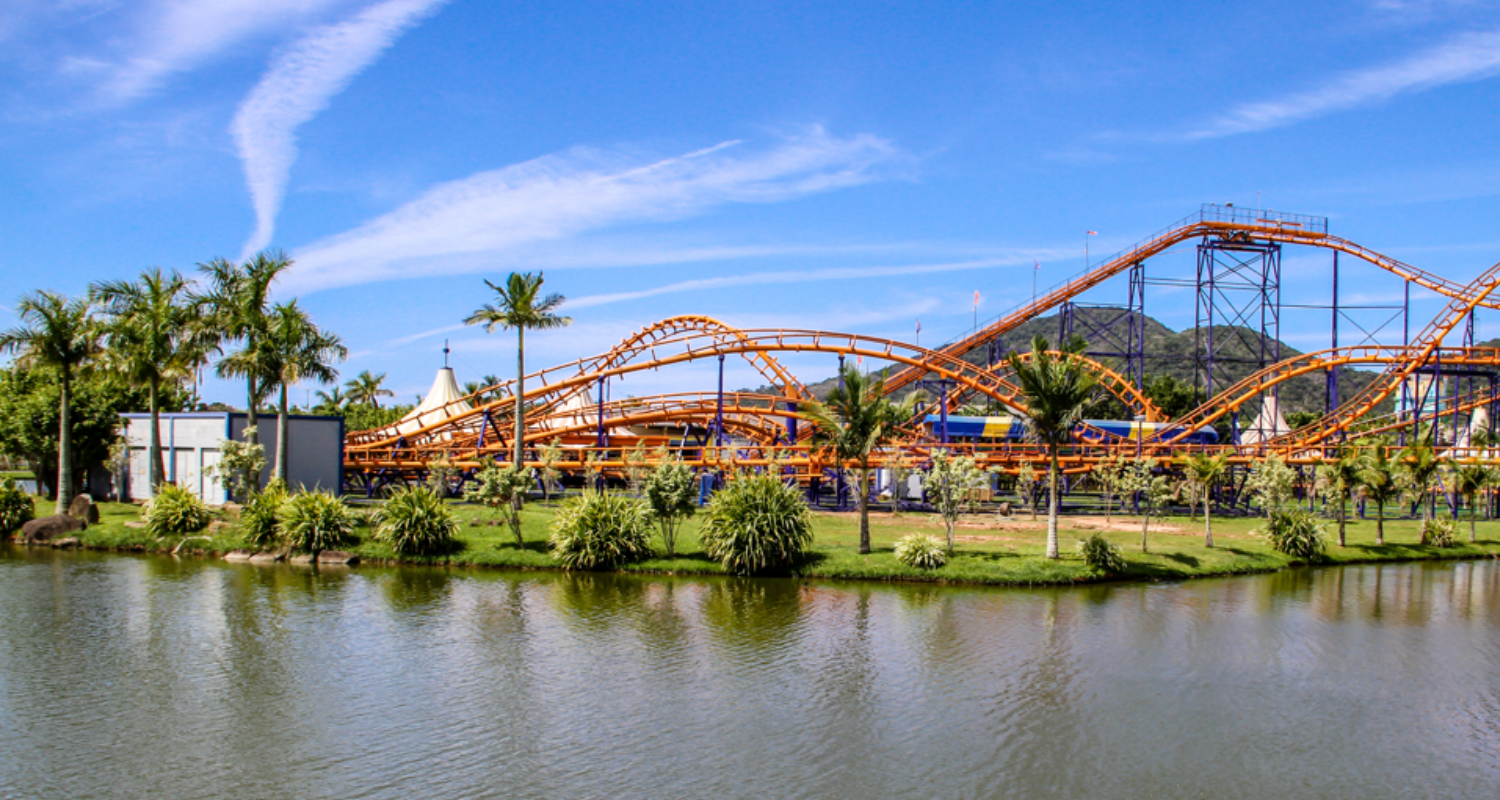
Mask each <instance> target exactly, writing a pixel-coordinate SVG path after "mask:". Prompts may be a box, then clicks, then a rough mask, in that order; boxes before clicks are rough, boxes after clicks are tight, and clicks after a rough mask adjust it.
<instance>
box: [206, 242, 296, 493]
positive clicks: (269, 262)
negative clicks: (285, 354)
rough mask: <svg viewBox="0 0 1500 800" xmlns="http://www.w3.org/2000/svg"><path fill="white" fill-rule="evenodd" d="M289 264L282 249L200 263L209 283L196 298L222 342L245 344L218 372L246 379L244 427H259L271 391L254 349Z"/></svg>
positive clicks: (252, 438)
mask: <svg viewBox="0 0 1500 800" xmlns="http://www.w3.org/2000/svg"><path fill="white" fill-rule="evenodd" d="M291 266H292V262H291V259H288V258H287V257H286V254H285V253H283V252H281V251H280V250H263V251H261V252H259V253H257V254H255V256H253V257H252V258H250V259H249V260H248V261H246V262H245V263H244V264H233V263H231V262H230V261H228V260H227V259H223V258H216V259H214V260H213V261H210V262H208V263H206V264H199V265H198V269H199V271H200V272H202V273H204V275H205V276H207V278H208V282H209V289H208V292H207V293H205V294H203V295H202V296H201V297H200V298H199V301H200V303H202V305H203V307H204V310H205V315H206V317H207V319H209V320H211V321H212V324H213V327H214V329H215V330H217V331H218V333H219V336H220V340H221V343H222V342H230V341H238V342H242V343H243V347H242V349H241V350H240V351H239V352H238V353H233V354H230V357H228V358H225V359H224V360H222V361H220V362H219V365H218V367H217V369H216V372H217V373H218V375H219V377H221V378H244V379H245V417H246V420H245V430H246V431H256V430H259V428H258V421H257V419H256V414H257V411H258V410H259V408H260V404H261V403H262V402H264V401H265V399H266V394H267V392H269V391H270V387H269V385H267V383H266V380H265V377H266V376H264V375H262V374H260V373H259V372H257V371H256V370H255V369H254V367H255V366H256V363H257V362H256V359H255V358H254V356H253V354H254V353H255V352H256V351H257V350H258V349H259V347H260V341H261V339H262V338H263V337H264V335H265V331H266V329H267V328H268V327H269V326H270V319H271V313H270V309H271V299H270V295H271V284H272V283H275V282H276V279H277V277H279V276H280V275H281V273H283V272H285V271H286V270H288V269H290V268H291ZM245 436H246V438H245V441H247V442H249V443H251V444H258V441H257V438H256V434H254V433H247V434H246V435H245ZM259 481H260V479H259V477H254V478H252V481H251V483H252V487H253V488H256V489H258V488H259V485H258V484H259Z"/></svg>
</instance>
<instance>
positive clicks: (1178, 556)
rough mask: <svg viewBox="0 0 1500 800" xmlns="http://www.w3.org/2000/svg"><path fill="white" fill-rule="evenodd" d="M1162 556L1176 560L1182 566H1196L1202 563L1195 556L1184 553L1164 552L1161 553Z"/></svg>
mask: <svg viewBox="0 0 1500 800" xmlns="http://www.w3.org/2000/svg"><path fill="white" fill-rule="evenodd" d="M1162 558H1165V559H1167V560H1168V561H1176V562H1177V563H1179V564H1181V565H1183V566H1184V567H1197V566H1198V565H1199V564H1200V563H1202V562H1200V561H1199V560H1198V557H1197V556H1190V555H1188V554H1186V553H1165V554H1163V555H1162Z"/></svg>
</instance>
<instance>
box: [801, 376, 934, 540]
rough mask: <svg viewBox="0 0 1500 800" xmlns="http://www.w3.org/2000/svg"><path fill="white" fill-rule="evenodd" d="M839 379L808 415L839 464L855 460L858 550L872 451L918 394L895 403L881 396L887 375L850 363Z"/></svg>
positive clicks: (863, 535)
mask: <svg viewBox="0 0 1500 800" xmlns="http://www.w3.org/2000/svg"><path fill="white" fill-rule="evenodd" d="M841 374H842V377H843V382H842V384H841V385H840V386H839V387H838V388H836V389H834V390H833V392H832V393H830V394H829V395H828V399H827V400H825V401H824V402H822V403H811V404H809V405H808V407H807V415H808V417H810V418H811V419H812V420H813V424H814V425H816V426H817V428H818V431H819V432H820V433H821V434H822V435H823V436H826V437H827V443H828V445H829V447H830V448H831V449H832V450H833V457H834V459H835V460H836V461H838V465H839V469H840V470H843V469H844V468H845V467H846V466H847V465H848V463H849V462H850V461H853V462H854V463H855V471H856V472H857V473H858V480H857V484H858V487H859V490H858V491H859V552H860V553H861V554H868V553H869V552H870V491H869V481H870V454H871V453H872V452H874V450H875V449H876V448H878V447H881V446H882V445H885V444H886V443H887V442H889V441H890V440H891V439H892V438H894V437H895V435H896V431H897V429H898V427H899V426H900V425H901V424H902V423H904V422H906V421H907V420H909V419H911V417H912V414H913V413H914V412H913V409H914V408H915V405H916V401H917V395H916V393H913V394H912V395H910V396H909V397H908V398H907V401H906V403H904V404H903V405H901V406H897V405H896V404H895V403H892V402H891V401H889V400H887V399H885V378H884V377H881V376H878V375H877V376H874V380H871V377H872V376H867V375H865V374H864V373H861V372H860V371H859V367H858V366H857V365H854V364H848V365H846V366H845V367H844V369H843V372H842V373H841Z"/></svg>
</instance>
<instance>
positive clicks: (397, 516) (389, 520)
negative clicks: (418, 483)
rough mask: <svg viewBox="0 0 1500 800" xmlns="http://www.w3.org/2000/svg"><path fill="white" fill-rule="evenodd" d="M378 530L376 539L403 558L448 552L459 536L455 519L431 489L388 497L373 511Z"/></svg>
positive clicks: (399, 493)
mask: <svg viewBox="0 0 1500 800" xmlns="http://www.w3.org/2000/svg"><path fill="white" fill-rule="evenodd" d="M375 523H376V525H378V526H379V527H378V528H377V529H376V531H375V537H376V538H377V539H380V540H381V541H383V542H387V543H389V544H390V546H391V549H393V550H395V551H396V552H397V553H400V554H401V555H404V556H425V555H434V554H437V553H444V552H447V551H448V550H449V549H450V548H451V547H452V546H453V537H455V536H457V535H458V520H457V519H455V518H454V516H453V511H452V510H450V509H449V508H448V506H447V505H445V504H444V503H443V498H441V497H439V496H438V494H437V493H436V492H434V491H432V490H431V489H427V488H424V487H417V488H415V489H402V490H400V491H398V492H396V493H395V494H394V495H391V499H389V500H387V501H386V502H385V506H383V507H382V508H381V509H380V510H379V511H377V512H375Z"/></svg>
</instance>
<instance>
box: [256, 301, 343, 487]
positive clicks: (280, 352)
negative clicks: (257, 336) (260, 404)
mask: <svg viewBox="0 0 1500 800" xmlns="http://www.w3.org/2000/svg"><path fill="white" fill-rule="evenodd" d="M261 350H262V351H264V354H265V355H264V360H263V363H264V366H265V370H266V372H267V373H268V374H273V375H275V378H274V380H275V383H276V386H277V388H278V389H280V392H281V397H280V401H279V403H278V404H277V407H276V468H275V471H274V472H273V473H272V477H273V478H275V479H276V480H280V481H283V482H285V481H286V474H287V461H288V455H289V454H290V453H291V449H292V447H291V444H292V443H291V440H290V437H289V436H288V431H287V428H288V424H287V423H288V420H287V390H288V389H290V388H291V387H292V386H294V385H296V384H297V383H298V382H300V381H304V380H309V379H311V380H314V381H317V382H318V383H321V384H325V385H326V384H329V383H332V382H334V381H335V380H338V377H339V373H338V370H336V369H334V368H333V366H332V362H333V361H335V360H338V361H342V360H344V359H345V358H348V356H349V349H348V348H347V347H345V346H344V343H343V341H342V340H340V339H339V337H338V336H337V335H335V334H332V333H327V332H324V331H322V330H319V329H318V326H316V325H314V324H313V323H312V320H311V319H310V318H309V317H308V316H307V312H305V311H303V310H302V309H301V308H299V307H298V306H297V301H295V300H293V301H291V302H290V303H278V304H277V305H276V307H275V308H273V309H271V325H270V327H269V328H267V329H266V336H265V338H264V339H263V340H262V342H261Z"/></svg>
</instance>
